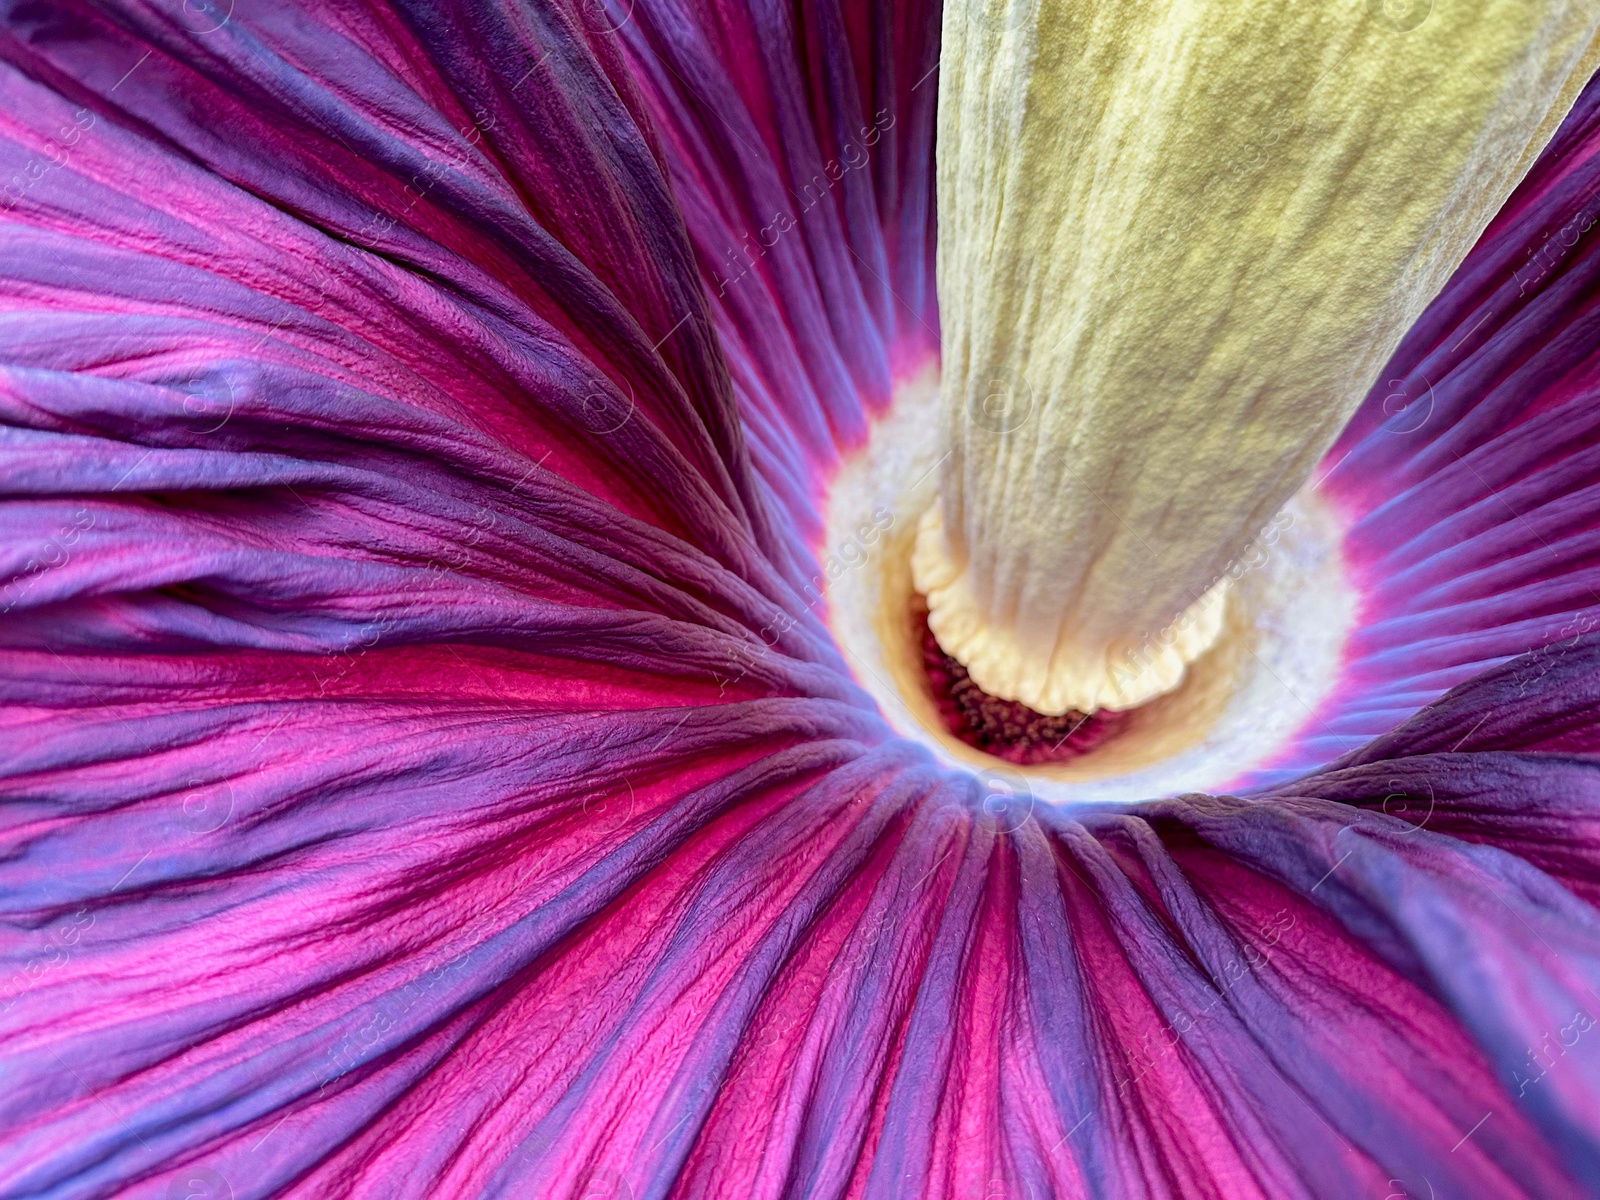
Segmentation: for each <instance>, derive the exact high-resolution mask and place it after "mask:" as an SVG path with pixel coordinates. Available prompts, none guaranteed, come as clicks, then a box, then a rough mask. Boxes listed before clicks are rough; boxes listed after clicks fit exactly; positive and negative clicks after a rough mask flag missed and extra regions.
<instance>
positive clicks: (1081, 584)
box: [913, 0, 1600, 713]
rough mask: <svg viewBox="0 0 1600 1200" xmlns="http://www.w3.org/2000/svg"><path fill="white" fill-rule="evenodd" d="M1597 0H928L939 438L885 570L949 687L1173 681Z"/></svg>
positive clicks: (1467, 240) (1469, 220) (1522, 138)
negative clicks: (890, 568) (921, 514)
mask: <svg viewBox="0 0 1600 1200" xmlns="http://www.w3.org/2000/svg"><path fill="white" fill-rule="evenodd" d="M1597 25H1600V3H1596V2H1595V0H1582V2H1573V3H1560V2H1554V0H1433V3H1432V4H1431V5H1429V4H1428V0H1410V2H1409V3H1408V2H1407V0H1387V2H1385V0H1316V2H1315V3H1284V2H1283V0H1117V2H1115V3H1096V2H1092V0H947V2H946V4H945V8H944V33H943V39H944V40H943V47H942V50H941V52H940V82H939V124H938V147H937V154H938V202H939V234H938V237H939V241H938V252H939V261H938V287H939V305H940V319H941V324H942V327H943V333H942V337H943V382H942V393H941V400H940V404H941V409H942V411H941V420H942V421H943V423H944V426H945V431H946V438H947V448H948V449H949V451H950V454H949V457H948V458H946V459H945V460H944V462H943V465H942V467H941V470H942V473H943V474H942V479H941V485H942V486H941V494H940V502H939V503H938V504H936V505H935V507H934V508H933V509H932V510H930V511H929V512H928V514H927V515H926V517H925V518H924V521H923V525H922V527H921V529H920V531H919V536H918V542H917V548H916V552H915V555H914V559H913V570H914V574H915V579H916V582H917V586H918V590H919V591H921V592H923V594H924V595H926V597H927V599H928V603H929V608H930V610H931V615H930V623H931V625H932V628H933V631H934V633H935V635H936V636H937V638H938V640H939V642H940V644H941V645H942V646H943V647H944V648H945V650H947V651H948V652H950V653H951V654H953V655H954V656H955V657H956V658H958V659H959V660H961V661H962V662H963V663H965V664H966V666H967V667H968V669H969V670H970V672H971V674H972V676H973V678H974V680H975V681H976V682H977V683H978V684H979V685H980V686H982V687H983V688H985V689H986V690H987V691H989V692H990V693H992V694H995V695H998V696H1002V697H1005V698H1007V699H1013V700H1021V701H1024V702H1025V703H1027V704H1029V705H1031V706H1032V707H1034V708H1036V709H1038V710H1040V711H1042V712H1047V713H1059V712H1063V711H1066V710H1067V709H1079V710H1084V711H1093V710H1094V709H1096V708H1100V707H1111V708H1127V707H1131V706H1133V705H1135V704H1138V703H1141V702H1143V701H1144V700H1147V699H1149V698H1151V697H1152V696H1155V695H1159V694H1161V693H1162V692H1165V691H1167V690H1170V689H1171V688H1172V687H1173V686H1175V685H1176V684H1177V682H1178V681H1179V680H1180V679H1181V677H1182V675H1183V671H1184V665H1185V663H1186V662H1188V661H1190V660H1192V658H1193V657H1194V656H1195V655H1197V654H1199V653H1200V652H1202V651H1203V650H1205V649H1206V647H1207V646H1208V645H1209V644H1210V643H1211V641H1212V640H1213V639H1214V638H1215V637H1216V636H1217V632H1218V630H1219V629H1220V627H1221V624H1222V610H1223V605H1224V603H1225V600H1226V597H1225V595H1224V591H1225V589H1226V586H1227V583H1226V578H1225V576H1226V573H1227V570H1228V567H1229V563H1230V560H1232V559H1234V558H1235V556H1236V555H1239V554H1240V552H1241V550H1242V549H1243V548H1244V547H1245V546H1246V544H1247V543H1248V542H1249V541H1250V540H1251V539H1252V537H1253V536H1254V535H1255V534H1256V533H1257V532H1258V531H1259V530H1260V529H1262V527H1264V526H1266V525H1267V524H1268V523H1269V522H1270V521H1271V520H1272V518H1273V516H1274V514H1275V513H1277V512H1278V511H1279V509H1280V508H1281V507H1282V505H1283V504H1284V503H1285V501H1286V500H1287V499H1288V498H1289V497H1290V495H1291V494H1292V493H1293V492H1294V491H1295V490H1296V489H1297V488H1298V487H1299V486H1300V485H1301V484H1302V483H1303V482H1304V481H1305V480H1306V478H1307V476H1308V475H1309V473H1310V471H1311V468H1312V466H1313V464H1314V463H1315V462H1316V461H1317V459H1318V458H1319V456H1320V455H1321V454H1322V453H1323V452H1324V451H1325V450H1326V448H1327V447H1328V446H1329V444H1330V443H1331V442H1332V440H1333V438H1334V437H1335V435H1336V434H1337V432H1338V431H1339V429H1340V427H1341V426H1342V425H1343V423H1344V422H1345V420H1346V419H1347V418H1348V416H1349V415H1350V413H1351V411H1352V409H1353V408H1354V406H1355V405H1356V404H1357V402H1358V401H1359V400H1360V399H1361V397H1362V396H1363V395H1364V394H1365V393H1366V392H1367V390H1368V388H1369V387H1370V386H1371V385H1372V384H1373V383H1374V381H1375V380H1376V378H1377V375H1378V372H1379V371H1380V369H1381V368H1382V366H1383V364H1384V362H1385V360H1386V359H1387V358H1388V357H1389V355H1390V353H1391V352H1392V351H1393V349H1394V348H1395V346H1396V344H1397V343H1398V341H1399V339H1400V337H1401V336H1402V335H1403V334H1404V333H1405V331H1406V329H1407V327H1408V326H1409V325H1410V324H1411V323H1412V322H1413V321H1414V320H1415V319H1416V317H1417V316H1418V315H1419V314H1420V313H1421V311H1422V309H1423V308H1424V306H1425V305H1426V304H1427V303H1428V301H1429V300H1430V299H1431V298H1432V297H1433V296H1434V295H1435V294H1436V293H1437V292H1438V290H1439V289H1440V287H1441V286H1442V285H1443V284H1444V283H1445V281H1446V280H1447V279H1448V277H1449V276H1450V274H1451V272H1452V271H1453V270H1454V268H1455V267H1456V266H1457V264H1459V263H1460V261H1461V259H1462V258H1463V256H1464V255H1465V254H1466V252H1467V250H1468V249H1469V248H1470V247H1471V245H1472V243H1473V241H1474V240H1475V239H1476V237H1477V236H1478V234H1479V233H1480V232H1481V231H1482V229H1483V228H1484V226H1485V225H1486V224H1487V223H1488V221H1489V219H1490V218H1491V217H1492V216H1493V214H1494V213H1495V211H1496V209H1497V208H1498V207H1499V206H1500V204H1501V203H1502V202H1503V201H1504V200H1505V198H1506V196H1507V195H1508V194H1509V193H1510V191H1511V189H1512V187H1513V186H1514V185H1515V184H1516V182H1517V180H1518V179H1520V178H1521V176H1522V175H1523V173H1524V172H1525V171H1526V169H1527V168H1528V166H1529V165H1530V163H1531V162H1532V160H1533V158H1534V156H1535V155H1536V154H1537V153H1538V151H1539V149H1540V148H1541V147H1542V146H1543V145H1544V143H1545V141H1546V140H1547V139H1548V138H1549V136H1550V135H1551V134H1552V133H1553V132H1554V130H1555V127H1556V125H1557V124H1558V123H1559V121H1560V119H1561V117H1562V116H1563V115H1564V114H1565V113H1566V112H1567V110H1568V108H1569V107H1570V106H1571V103H1572V101H1573V99H1574V98H1575V96H1576V94H1577V91H1578V89H1579V87H1580V86H1581V84H1582V83H1583V81H1584V80H1585V79H1587V78H1588V75H1589V73H1590V72H1592V71H1593V70H1594V69H1595V66H1596V61H1597V49H1600V42H1597V34H1596V30H1597ZM1219 580H1220V581H1221V582H1220V583H1219V582H1218V581H1219Z"/></svg>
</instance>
